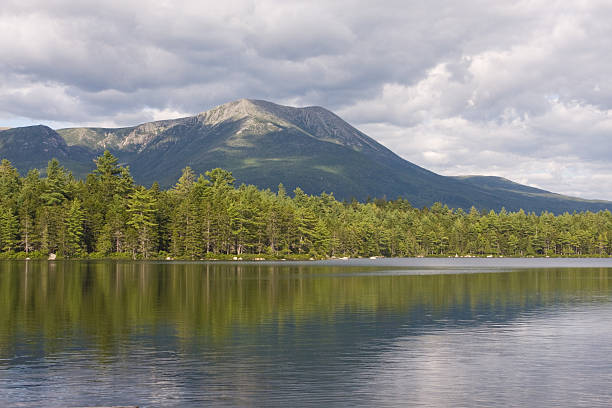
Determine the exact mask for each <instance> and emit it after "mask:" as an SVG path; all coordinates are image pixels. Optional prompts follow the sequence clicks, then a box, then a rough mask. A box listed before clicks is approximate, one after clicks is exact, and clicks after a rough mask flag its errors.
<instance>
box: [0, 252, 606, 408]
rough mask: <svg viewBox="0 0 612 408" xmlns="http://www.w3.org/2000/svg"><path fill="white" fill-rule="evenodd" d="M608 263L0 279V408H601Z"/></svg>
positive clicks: (91, 273)
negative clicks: (123, 407)
mask: <svg viewBox="0 0 612 408" xmlns="http://www.w3.org/2000/svg"><path fill="white" fill-rule="evenodd" d="M611 278H612V259H497V258H496V259H462V258H460V259H454V258H451V259H377V260H369V259H363V260H360V259H358V260H349V261H344V260H336V261H323V262H257V263H246V262H244V263H243V262H208V263H204V262H122V261H117V262H112V261H54V262H48V261H42V262H41V261H36V262H35V261H29V262H26V261H3V262H0V319H1V320H0V406H2V407H41V406H44V407H75V406H101V405H139V406H140V407H160V406H163V407H171V406H176V407H189V406H202V405H214V406H325V407H327V406H343V407H344V406H400V405H402V406H407V405H408V406H459V407H461V406H465V407H474V406H482V407H490V406H531V407H556V406H584V407H593V406H602V407H603V406H611V405H612V387H610V384H612V280H611Z"/></svg>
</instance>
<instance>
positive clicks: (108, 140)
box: [0, 99, 610, 212]
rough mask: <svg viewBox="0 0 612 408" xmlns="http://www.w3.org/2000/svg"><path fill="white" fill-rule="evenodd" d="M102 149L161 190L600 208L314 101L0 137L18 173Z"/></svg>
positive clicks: (87, 158) (72, 163) (78, 169)
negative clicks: (281, 189) (413, 153)
mask: <svg viewBox="0 0 612 408" xmlns="http://www.w3.org/2000/svg"><path fill="white" fill-rule="evenodd" d="M20 129H21V130H20ZM5 134H8V135H10V136H9V137H5V136H4V135H5ZM28 135H31V136H28ZM24 144H25V145H26V146H28V149H31V150H28V152H29V153H28V158H26V157H24V155H20V154H17V153H16V150H15V149H17V151H18V150H19V148H20V146H21V147H23V146H24ZM105 149H108V150H110V151H111V152H112V153H113V154H114V155H116V156H117V157H118V158H119V159H120V161H121V162H122V163H123V164H127V165H129V166H130V170H131V172H132V174H133V176H134V178H135V180H136V181H137V182H139V183H143V184H151V183H152V182H154V181H158V182H159V183H160V184H161V185H162V186H163V187H169V186H171V185H173V184H174V183H175V182H176V180H177V179H178V177H179V176H180V174H181V171H182V169H183V168H184V167H185V166H190V167H192V169H194V171H196V172H198V173H203V172H205V171H207V170H210V169H212V168H215V167H222V168H225V169H227V170H230V171H232V173H233V174H234V177H235V178H236V179H237V182H238V183H246V184H255V185H257V186H258V187H260V188H271V189H276V187H277V186H278V184H279V183H283V184H284V185H285V188H286V189H287V190H289V191H291V190H293V189H294V188H296V187H300V188H302V189H303V190H304V191H305V192H307V193H310V194H319V193H321V192H328V193H334V195H335V196H336V197H337V198H341V199H348V200H350V199H352V198H356V199H359V200H365V199H366V198H367V197H383V196H385V197H387V198H396V197H400V196H401V197H403V198H406V199H408V200H409V201H410V202H411V203H412V204H413V205H414V206H418V207H421V206H424V205H431V204H433V203H434V202H436V201H438V202H442V203H445V204H448V205H449V206H450V207H462V208H465V209H469V208H470V207H471V206H475V207H477V208H481V209H501V208H502V207H505V208H506V209H508V210H518V209H519V208H523V209H525V210H528V211H542V210H548V211H553V212H561V211H573V210H585V209H591V210H599V209H604V208H607V207H609V204H610V203H608V202H597V201H586V200H580V199H573V198H570V197H564V196H560V195H556V194H552V193H549V192H547V191H543V190H538V191H537V192H534V191H527V190H525V189H521V188H516V186H520V185H516V184H514V183H511V182H509V181H507V183H506V182H500V181H499V180H493V179H491V178H487V177H480V178H479V177H470V178H454V177H444V176H440V175H438V174H435V173H433V172H431V171H428V170H426V169H424V168H421V167H419V166H417V165H415V164H413V163H410V162H408V161H406V160H404V159H402V158H400V157H399V156H397V155H396V154H394V153H393V152H391V151H390V150H389V149H387V148H385V147H384V146H383V145H381V144H380V143H378V142H376V141H375V140H374V139H372V138H370V137H368V136H367V135H365V134H364V133H362V132H360V131H359V130H357V129H355V128H354V127H353V126H351V125H349V124H348V123H346V122H345V121H343V120H342V119H341V118H340V117H338V116H337V115H335V114H334V113H332V112H330V111H328V110H327V109H324V108H322V107H316V106H314V107H306V108H294V107H289V106H282V105H277V104H274V103H271V102H266V101H261V100H250V99H241V100H238V101H234V102H230V103H226V104H224V105H221V106H218V107H216V108H213V109H211V110H209V111H206V112H202V113H200V114H197V115H195V116H190V117H186V118H180V119H173V120H162V121H156V122H150V123H144V124H141V125H138V126H134V127H126V128H116V129H109V128H71V129H60V130H58V131H57V132H55V131H53V130H52V129H49V128H47V127H44V126H39V127H30V128H18V129H9V130H5V131H2V132H1V133H0V154H1V155H2V156H3V157H6V158H8V159H9V160H11V161H12V162H13V163H14V164H15V165H16V166H17V167H18V168H19V169H20V170H22V171H24V170H27V168H28V167H44V166H45V165H46V161H47V160H48V159H50V158H51V157H57V158H58V159H60V160H61V161H62V163H63V164H64V165H65V166H66V167H67V168H69V169H71V170H73V171H74V172H75V175H77V176H83V175H84V174H85V173H87V172H89V171H91V170H92V169H93V160H92V159H93V157H95V155H97V154H100V153H101V152H103V151H104V150H105ZM26 150H27V149H26ZM523 187H524V186H523Z"/></svg>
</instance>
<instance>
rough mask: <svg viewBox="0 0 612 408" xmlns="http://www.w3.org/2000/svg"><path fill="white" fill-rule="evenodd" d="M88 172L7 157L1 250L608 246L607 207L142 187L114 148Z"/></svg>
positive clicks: (404, 252)
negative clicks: (530, 208) (486, 205)
mask: <svg viewBox="0 0 612 408" xmlns="http://www.w3.org/2000/svg"><path fill="white" fill-rule="evenodd" d="M95 162H96V165H97V167H96V169H95V170H94V171H93V172H92V173H91V174H90V175H89V176H88V177H87V178H86V179H85V180H75V179H74V178H73V177H72V175H71V174H70V173H69V172H67V171H66V170H65V169H64V168H63V167H62V166H61V164H60V163H59V162H58V161H57V160H55V159H53V160H51V161H50V162H49V165H48V167H47V169H46V173H45V174H44V176H41V174H40V173H39V172H38V171H37V170H33V171H30V172H29V173H28V174H27V175H26V176H25V177H20V176H19V174H18V172H17V171H16V170H15V168H14V167H13V166H12V165H11V163H9V162H8V161H6V160H3V161H2V162H1V163H0V190H1V193H2V194H0V252H2V253H3V254H4V255H5V256H7V254H8V256H17V257H18V256H24V257H25V256H34V255H35V254H37V255H39V256H42V255H46V254H49V253H57V254H58V255H60V256H64V257H82V256H125V257H132V258H148V257H152V256H171V257H176V258H184V259H205V258H216V257H221V256H232V255H235V256H240V257H242V256H245V257H249V256H252V257H255V256H257V257H276V258H282V257H288V256H297V257H314V258H326V257H344V256H350V257H358V256H364V257H367V256H389V257H397V256H455V255H457V256H467V255H472V256H488V255H494V256H610V255H612V214H611V213H610V211H600V212H598V213H593V212H582V213H573V214H568V213H565V214H562V215H554V214H552V213H548V212H543V213H541V214H534V213H525V212H524V211H518V212H507V211H505V210H503V209H502V211H499V212H497V213H496V212H494V211H486V210H478V209H476V208H471V209H470V210H469V211H467V212H466V211H464V210H463V209H451V208H448V207H447V206H445V205H443V204H440V203H436V204H434V205H433V206H431V208H422V209H418V208H413V207H412V206H411V205H410V203H409V202H407V201H406V200H403V199H397V200H386V199H384V198H383V199H372V200H368V201H367V202H365V203H360V202H357V201H355V200H353V201H351V202H340V201H338V200H336V199H335V198H334V196H333V194H325V193H323V194H321V195H318V196H311V195H307V194H305V193H304V192H303V191H302V190H301V189H299V188H298V189H296V190H295V191H293V193H292V194H289V193H287V192H286V191H285V188H284V187H283V186H282V185H279V188H278V191H276V192H274V191H270V190H260V189H258V188H256V187H254V186H251V185H248V186H247V185H240V186H236V185H235V180H234V177H233V176H232V174H231V172H228V171H226V170H223V169H218V168H217V169H212V170H210V171H208V172H206V173H205V174H204V175H196V174H194V172H193V171H192V170H191V169H190V168H189V167H187V168H185V170H184V171H183V175H182V176H181V177H180V178H179V179H178V181H177V183H176V185H175V187H174V188H171V189H169V190H167V191H161V190H160V189H159V187H158V186H157V185H156V184H154V185H153V186H152V187H151V188H146V187H143V186H137V185H135V184H134V181H133V179H132V177H131V176H130V172H129V169H128V168H126V167H122V166H121V165H120V164H119V163H118V161H117V159H116V158H115V157H113V155H112V154H111V153H110V152H108V151H107V152H104V154H103V155H102V156H100V157H99V158H98V159H97V160H96V161H95Z"/></svg>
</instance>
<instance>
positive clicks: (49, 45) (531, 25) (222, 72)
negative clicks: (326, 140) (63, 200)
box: [0, 0, 612, 200]
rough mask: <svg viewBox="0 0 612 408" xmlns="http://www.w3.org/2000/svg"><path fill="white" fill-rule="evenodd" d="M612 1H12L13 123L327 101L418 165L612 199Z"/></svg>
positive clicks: (123, 120)
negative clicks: (242, 102)
mask: <svg viewBox="0 0 612 408" xmlns="http://www.w3.org/2000/svg"><path fill="white" fill-rule="evenodd" d="M610 21H612V2H610V1H609V0H604V1H598V0H591V1H581V0H575V1H553V0H530V1H508V2H495V1H494V2H492V1H478V0H463V1H460V2H459V1H454V0H449V1H438V0H426V1H419V0H414V1H405V0H401V1H393V0H388V1H384V2H373V1H342V0H338V1H329V0H326V1H316V0H308V1H292V0H282V1H268V0H257V1H248V0H245V1H235V0H224V1H222V2H221V1H214V2H212V1H202V0H199V1H169V0H168V1H164V0H153V1H140V0H130V1H125V0H121V1H113V0H111V1H95V2H94V1H83V0H3V1H2V7H1V8H0V55H2V57H1V58H0V126H8V127H14V126H24V125H30V124H38V123H42V124H46V125H48V126H51V127H54V128H61V127H69V126H94V125H102V126H126V125H135V124H139V123H143V122H147V121H151V120H157V119H168V118H175V117H181V116H188V115H192V114H195V113H198V112H202V111H205V110H208V109H210V108H212V107H214V106H217V105H220V104H223V103H225V102H229V101H233V100H236V99H240V98H253V99H265V100H269V101H272V102H275V103H280V104H285V105H291V106H311V105H319V106H323V107H325V108H327V109H330V110H332V111H333V112H335V113H337V114H338V115H340V116H341V117H342V118H343V119H345V120H347V121H348V122H349V123H351V124H352V125H353V126H355V127H357V128H358V129H360V130H362V131H364V132H365V133H366V134H368V135H369V136H371V137H373V138H374V139H376V140H377V141H379V142H381V143H382V144H384V145H385V146H387V147H388V148H390V149H391V150H393V151H394V152H396V153H397V154H399V155H400V156H402V157H403V158H405V159H407V160H409V161H411V162H413V163H416V164H418V165H420V166H423V167H425V168H427V169H430V170H433V171H435V172H438V173H440V174H444V175H460V174H484V175H495V176H502V177H506V178H508V179H511V180H513V181H516V182H520V183H523V184H528V185H532V186H536V187H540V188H544V189H547V190H550V191H554V192H558V193H563V194H569V195H574V196H579V197H585V198H595V199H607V200H612V41H611V40H610V39H611V38H612V24H610Z"/></svg>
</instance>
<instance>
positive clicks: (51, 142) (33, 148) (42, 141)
mask: <svg viewBox="0 0 612 408" xmlns="http://www.w3.org/2000/svg"><path fill="white" fill-rule="evenodd" d="M0 157H1V158H3V159H8V160H10V161H11V163H13V165H14V166H15V167H17V168H18V169H19V170H20V171H21V172H22V173H26V172H27V171H28V170H30V169H33V168H39V169H45V168H46V167H47V164H46V163H47V162H48V161H49V160H51V159H52V158H57V159H58V160H59V161H60V162H61V163H62V165H64V166H65V167H66V168H68V169H70V170H72V171H73V172H74V173H75V174H79V175H84V174H86V173H87V172H89V171H90V170H91V169H92V168H93V159H94V158H95V157H96V152H94V151H92V150H91V149H89V148H87V147H83V146H68V144H66V141H65V140H64V139H63V138H62V137H61V136H60V135H59V134H58V133H57V132H56V131H54V130H53V129H51V128H50V127H47V126H42V125H39V126H27V127H18V128H10V129H4V130H1V129H0Z"/></svg>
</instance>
